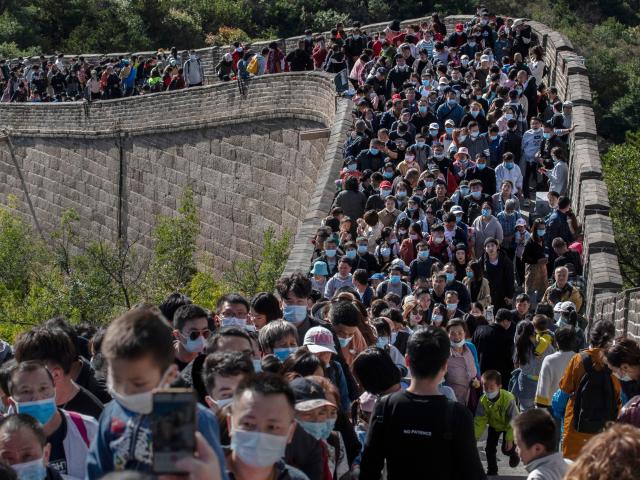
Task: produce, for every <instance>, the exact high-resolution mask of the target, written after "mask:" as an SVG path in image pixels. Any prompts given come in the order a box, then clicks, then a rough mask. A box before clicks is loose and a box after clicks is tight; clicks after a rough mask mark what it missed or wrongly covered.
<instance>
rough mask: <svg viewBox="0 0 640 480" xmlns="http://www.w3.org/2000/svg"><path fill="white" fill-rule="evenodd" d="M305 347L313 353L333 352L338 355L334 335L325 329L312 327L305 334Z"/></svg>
mask: <svg viewBox="0 0 640 480" xmlns="http://www.w3.org/2000/svg"><path fill="white" fill-rule="evenodd" d="M303 345H305V346H306V347H307V348H308V349H309V351H310V352H311V353H322V352H331V353H333V354H336V353H337V352H336V348H335V346H334V341H333V334H332V333H331V332H330V331H329V329H327V328H324V327H312V328H310V329H309V330H307V333H305V334H304V342H303Z"/></svg>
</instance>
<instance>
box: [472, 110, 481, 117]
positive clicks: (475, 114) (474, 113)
mask: <svg viewBox="0 0 640 480" xmlns="http://www.w3.org/2000/svg"><path fill="white" fill-rule="evenodd" d="M470 113H471V116H472V117H473V118H476V117H477V116H478V115H479V114H480V111H479V110H471V112H470Z"/></svg>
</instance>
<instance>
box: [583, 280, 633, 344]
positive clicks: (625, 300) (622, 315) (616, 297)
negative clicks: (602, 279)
mask: <svg viewBox="0 0 640 480" xmlns="http://www.w3.org/2000/svg"><path fill="white" fill-rule="evenodd" d="M601 320H610V321H612V322H613V323H615V325H616V334H617V335H626V336H628V337H630V338H633V339H634V340H636V341H640V288H633V289H630V290H625V291H624V292H620V293H618V294H609V295H599V296H598V298H597V300H596V302H595V306H594V311H593V319H592V324H595V323H597V322H599V321H601Z"/></svg>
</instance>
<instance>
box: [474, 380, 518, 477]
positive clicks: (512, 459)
mask: <svg viewBox="0 0 640 480" xmlns="http://www.w3.org/2000/svg"><path fill="white" fill-rule="evenodd" d="M482 389H483V390H484V394H483V395H482V397H480V403H479V404H478V409H477V410H476V418H475V431H476V439H479V438H480V437H481V436H482V434H483V433H484V430H485V428H486V427H487V425H488V426H489V433H488V435H487V444H486V447H485V452H486V454H487V475H497V474H498V462H497V459H496V448H497V446H498V440H499V439H500V436H501V435H503V439H502V453H504V454H505V455H507V456H508V457H509V466H510V467H511V468H514V467H516V466H518V463H520V458H519V457H518V454H517V453H516V449H515V446H514V444H513V429H512V428H511V420H513V419H514V418H515V417H516V416H517V415H518V407H517V405H516V399H515V397H514V396H513V394H511V393H509V392H507V391H506V390H503V389H502V376H501V375H500V373H499V372H498V371H496V370H487V371H486V372H484V373H483V374H482Z"/></svg>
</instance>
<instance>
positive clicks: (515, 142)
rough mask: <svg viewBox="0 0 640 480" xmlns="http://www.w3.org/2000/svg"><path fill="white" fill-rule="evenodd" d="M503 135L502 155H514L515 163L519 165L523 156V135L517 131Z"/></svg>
mask: <svg viewBox="0 0 640 480" xmlns="http://www.w3.org/2000/svg"><path fill="white" fill-rule="evenodd" d="M501 135H502V140H501V141H500V155H503V154H505V153H507V152H511V153H513V156H514V161H515V163H516V165H517V164H518V163H519V162H520V156H521V155H522V135H520V134H519V133H518V131H517V130H516V131H515V132H512V131H511V130H507V131H506V132H503V133H502V134H501Z"/></svg>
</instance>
